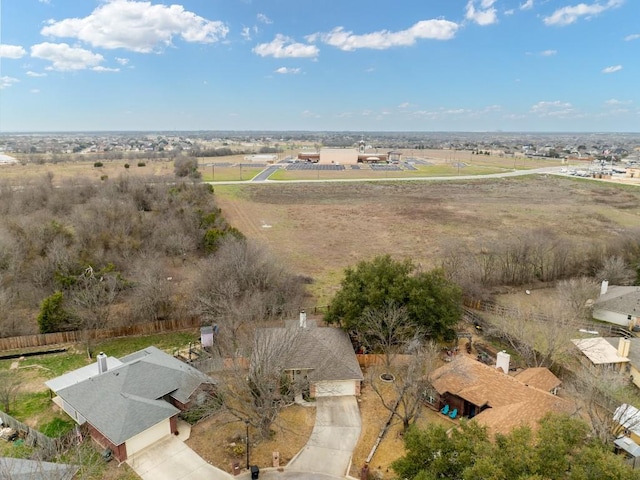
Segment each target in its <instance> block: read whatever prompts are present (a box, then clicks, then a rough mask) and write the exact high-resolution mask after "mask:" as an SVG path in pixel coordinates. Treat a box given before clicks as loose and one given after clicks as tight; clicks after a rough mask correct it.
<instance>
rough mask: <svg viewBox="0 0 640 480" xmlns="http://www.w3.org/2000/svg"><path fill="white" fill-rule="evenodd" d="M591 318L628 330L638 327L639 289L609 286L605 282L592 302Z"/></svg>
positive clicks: (639, 310)
mask: <svg viewBox="0 0 640 480" xmlns="http://www.w3.org/2000/svg"><path fill="white" fill-rule="evenodd" d="M593 318H595V319H597V320H601V321H603V322H608V323H614V324H616V325H620V326H622V327H625V328H628V329H630V330H631V329H633V328H634V327H635V326H637V325H640V287H624V286H609V284H608V282H607V281H606V280H605V281H604V282H602V287H601V288H600V296H599V297H598V298H597V299H596V300H595V301H594V302H593Z"/></svg>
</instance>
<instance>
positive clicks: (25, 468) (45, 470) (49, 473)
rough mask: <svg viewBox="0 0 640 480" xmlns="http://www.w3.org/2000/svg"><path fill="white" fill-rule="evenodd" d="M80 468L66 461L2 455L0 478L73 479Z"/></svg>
mask: <svg viewBox="0 0 640 480" xmlns="http://www.w3.org/2000/svg"><path fill="white" fill-rule="evenodd" d="M79 469H80V467H77V466H76V465H67V464H65V463H51V462H41V461H38V460H29V459H26V458H7V457H0V478H4V479H7V480H71V479H72V478H73V477H74V475H75V474H76V473H77V472H78V470H79Z"/></svg>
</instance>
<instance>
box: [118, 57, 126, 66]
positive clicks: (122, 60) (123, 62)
mask: <svg viewBox="0 0 640 480" xmlns="http://www.w3.org/2000/svg"><path fill="white" fill-rule="evenodd" d="M116 62H118V63H119V64H120V65H122V66H123V67H124V66H125V65H127V64H128V63H129V59H128V58H121V57H116Z"/></svg>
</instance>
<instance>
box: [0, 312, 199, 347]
mask: <svg viewBox="0 0 640 480" xmlns="http://www.w3.org/2000/svg"><path fill="white" fill-rule="evenodd" d="M199 326H200V319H199V318H186V319H180V320H163V321H157V322H147V323H137V324H134V325H127V326H122V327H114V328H99V329H96V330H90V331H80V330H76V331H72V332H56V333H44V334H37V335H23V336H20V337H6V338H0V351H4V350H16V349H20V348H33V347H45V346H48V345H59V344H62V343H76V342H80V341H82V340H83V339H86V338H88V336H90V338H93V339H96V340H100V339H105V338H114V337H126V336H133V335H148V334H152V333H161V332H170V331H174V330H186V329H188V328H195V327H199Z"/></svg>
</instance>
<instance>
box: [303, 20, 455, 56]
mask: <svg viewBox="0 0 640 480" xmlns="http://www.w3.org/2000/svg"><path fill="white" fill-rule="evenodd" d="M459 27H460V26H459V25H458V24H457V23H454V22H449V21H447V20H442V19H439V20H422V21H420V22H418V23H416V24H414V25H413V26H411V27H409V28H408V29H406V30H400V31H397V32H390V31H389V30H380V31H377V32H372V33H366V34H363V35H355V34H354V33H353V32H350V31H345V30H344V28H343V27H336V28H334V29H333V30H331V31H330V32H329V33H314V34H313V35H309V36H308V37H306V39H307V40H308V41H310V42H315V41H318V40H319V41H322V42H324V43H326V44H327V45H331V46H333V47H337V48H339V49H340V50H345V51H353V50H357V49H359V48H371V49H375V50H385V49H387V48H392V47H406V46H410V45H413V44H415V43H416V41H417V40H421V39H431V40H449V39H451V38H453V37H454V36H455V34H456V31H457V30H458V28H459Z"/></svg>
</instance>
